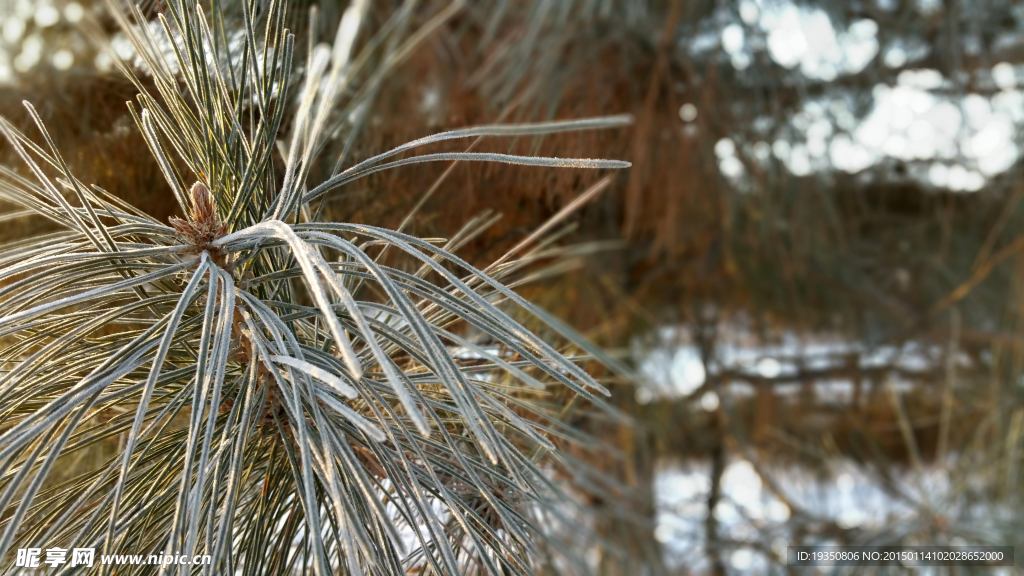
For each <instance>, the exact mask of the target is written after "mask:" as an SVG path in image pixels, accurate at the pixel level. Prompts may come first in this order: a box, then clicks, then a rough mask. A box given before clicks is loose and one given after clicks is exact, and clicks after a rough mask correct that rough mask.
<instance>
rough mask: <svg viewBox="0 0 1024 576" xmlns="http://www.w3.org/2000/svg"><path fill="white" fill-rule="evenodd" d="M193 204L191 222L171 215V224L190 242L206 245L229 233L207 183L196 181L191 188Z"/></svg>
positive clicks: (190, 214)
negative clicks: (218, 214) (219, 215)
mask: <svg viewBox="0 0 1024 576" xmlns="http://www.w3.org/2000/svg"><path fill="white" fill-rule="evenodd" d="M189 195H190V196H191V197H192V206H191V207H190V210H189V218H190V220H191V222H188V221H185V220H182V219H181V218H176V217H174V216H171V217H170V219H169V221H170V224H171V226H173V227H174V229H175V230H177V231H178V234H181V236H182V237H183V238H185V240H187V241H188V242H189V243H190V244H194V245H196V246H206V245H208V244H209V243H210V242H213V241H214V240H216V239H217V238H220V237H221V236H223V235H224V234H226V233H227V225H226V224H224V223H223V222H221V221H220V218H219V217H218V216H217V205H216V204H215V203H214V201H213V195H212V194H210V190H209V189H207V188H206V185H205V184H203V183H202V182H196V183H195V184H193V185H192V189H191V190H189Z"/></svg>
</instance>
